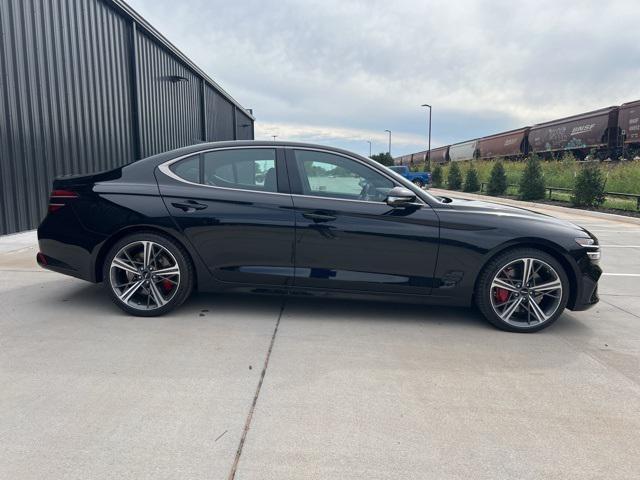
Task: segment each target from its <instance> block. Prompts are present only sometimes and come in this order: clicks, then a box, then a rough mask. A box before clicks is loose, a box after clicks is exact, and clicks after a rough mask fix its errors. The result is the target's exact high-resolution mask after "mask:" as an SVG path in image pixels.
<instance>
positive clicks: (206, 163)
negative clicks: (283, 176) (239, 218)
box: [169, 148, 278, 192]
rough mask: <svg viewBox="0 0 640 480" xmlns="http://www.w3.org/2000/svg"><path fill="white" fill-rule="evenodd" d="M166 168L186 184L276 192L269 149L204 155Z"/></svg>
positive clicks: (271, 153)
mask: <svg viewBox="0 0 640 480" xmlns="http://www.w3.org/2000/svg"><path fill="white" fill-rule="evenodd" d="M169 168H170V169H171V171H172V172H173V173H174V174H175V175H177V176H178V177H180V178H182V179H184V180H187V181H188V182H193V183H201V184H203V185H210V186H215V187H226V188H240V189H243V190H256V191H264V192H277V191H278V181H277V175H276V151H275V150H274V149H272V148H247V149H230V150H216V151H212V152H204V153H200V154H196V155H192V156H190V157H187V158H185V159H183V160H180V161H178V162H176V163H174V164H172V165H171V166H170V167H169Z"/></svg>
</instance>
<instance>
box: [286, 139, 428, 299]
mask: <svg viewBox="0 0 640 480" xmlns="http://www.w3.org/2000/svg"><path fill="white" fill-rule="evenodd" d="M287 167H288V171H289V175H290V181H291V188H292V193H293V195H292V197H293V205H294V208H295V214H296V243H295V280H294V284H295V286H296V287H313V288H323V289H327V288H328V289H341V290H344V289H347V290H358V291H369V292H371V291H373V292H376V291H377V292H392V293H404V294H420V295H427V294H429V293H430V292H431V288H432V284H433V275H434V269H435V265H436V259H437V256H438V237H439V227H438V217H437V215H436V213H435V212H434V211H433V209H432V208H431V207H430V206H429V205H428V204H426V203H425V202H423V201H421V200H416V202H415V203H413V204H411V205H409V206H407V207H403V208H393V207H390V206H389V205H387V203H386V202H385V199H386V197H387V193H388V192H389V190H391V188H393V187H394V186H397V183H396V181H395V180H393V178H392V177H391V175H387V174H386V173H383V171H381V170H378V169H374V168H372V167H371V166H370V165H368V164H367V163H366V162H364V161H362V160H358V159H356V158H352V157H349V156H346V155H342V154H338V153H335V152H331V151H322V150H318V149H305V148H297V149H288V150H287Z"/></svg>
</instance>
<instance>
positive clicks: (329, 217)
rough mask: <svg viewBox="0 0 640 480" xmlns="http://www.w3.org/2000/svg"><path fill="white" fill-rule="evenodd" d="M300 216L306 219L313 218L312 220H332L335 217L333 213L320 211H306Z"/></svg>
mask: <svg viewBox="0 0 640 480" xmlns="http://www.w3.org/2000/svg"><path fill="white" fill-rule="evenodd" d="M302 216H303V217H304V218H306V219H308V220H313V221H314V222H332V221H334V220H335V219H336V217H335V216H334V215H329V214H327V213H320V212H306V213H303V214H302Z"/></svg>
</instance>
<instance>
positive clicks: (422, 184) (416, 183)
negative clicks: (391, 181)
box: [413, 178, 424, 188]
mask: <svg viewBox="0 0 640 480" xmlns="http://www.w3.org/2000/svg"><path fill="white" fill-rule="evenodd" d="M413 184H414V185H415V186H417V187H420V188H422V187H424V182H423V181H422V180H420V179H419V178H416V179H415V180H414V181H413Z"/></svg>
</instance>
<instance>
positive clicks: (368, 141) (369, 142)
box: [367, 140, 371, 158]
mask: <svg viewBox="0 0 640 480" xmlns="http://www.w3.org/2000/svg"><path fill="white" fill-rule="evenodd" d="M367 143H368V144H369V158H371V140H367Z"/></svg>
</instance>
